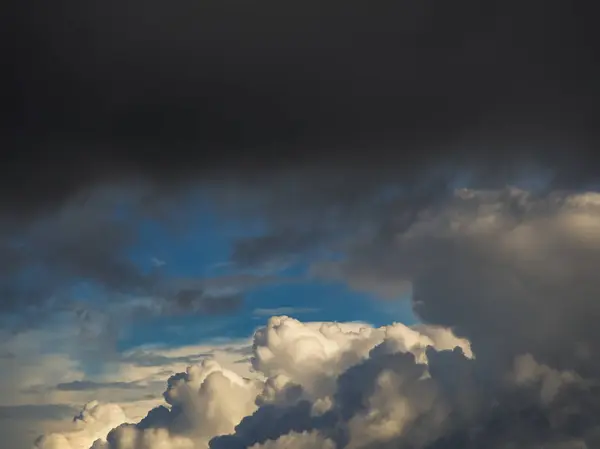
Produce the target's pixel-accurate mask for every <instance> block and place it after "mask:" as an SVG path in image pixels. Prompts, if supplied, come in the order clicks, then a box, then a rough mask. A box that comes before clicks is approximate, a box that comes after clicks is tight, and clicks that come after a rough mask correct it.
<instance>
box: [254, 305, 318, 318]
mask: <svg viewBox="0 0 600 449" xmlns="http://www.w3.org/2000/svg"><path fill="white" fill-rule="evenodd" d="M319 310H320V309H317V308H312V307H274V308H264V309H263V308H258V309H254V310H253V311H252V314H253V315H255V316H257V317H265V316H275V315H303V314H307V313H316V312H318V311H319Z"/></svg>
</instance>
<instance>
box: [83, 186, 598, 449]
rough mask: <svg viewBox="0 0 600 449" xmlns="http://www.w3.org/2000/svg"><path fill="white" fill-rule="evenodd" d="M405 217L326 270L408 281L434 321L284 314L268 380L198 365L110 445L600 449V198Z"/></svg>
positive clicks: (506, 196) (494, 202)
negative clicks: (332, 319)
mask: <svg viewBox="0 0 600 449" xmlns="http://www.w3.org/2000/svg"><path fill="white" fill-rule="evenodd" d="M402 212H403V211H402V210H398V214H402ZM395 213H396V211H395V210H393V209H392V210H391V211H390V213H389V215H387V216H386V220H387V221H384V222H382V223H383V226H381V227H380V228H377V229H375V230H374V231H376V232H372V233H370V234H369V233H366V234H364V235H362V236H361V238H356V239H355V240H353V241H351V242H348V243H347V246H345V249H346V258H345V259H342V260H336V261H331V262H326V263H321V264H317V265H315V266H314V267H313V271H314V274H315V275H319V276H324V277H328V278H335V279H338V280H344V281H346V282H348V284H349V285H350V286H351V287H353V288H357V289H362V290H372V291H374V292H381V291H382V290H381V289H382V288H383V290H384V291H386V292H394V291H395V292H396V293H397V294H399V293H403V292H405V291H406V290H407V289H408V290H409V291H410V292H411V295H412V299H413V301H414V307H415V310H416V311H417V313H418V314H419V316H420V317H421V318H422V321H423V324H418V325H415V326H412V327H407V326H404V325H402V324H393V325H389V326H384V327H381V328H373V327H371V326H369V325H367V324H362V323H345V324H338V323H301V322H299V321H297V320H295V319H292V318H289V317H272V318H271V319H269V321H268V323H267V325H266V326H265V327H263V328H261V329H259V330H257V331H256V333H255V335H254V344H253V351H252V356H251V358H250V360H249V363H250V364H251V366H252V368H253V370H254V374H253V375H252V380H243V379H241V378H240V377H239V376H232V375H231V374H227V370H223V369H222V368H220V367H218V366H217V365H211V364H207V363H206V362H205V363H204V364H203V365H201V366H197V367H194V368H190V369H189V370H188V372H187V373H182V374H179V375H176V376H174V377H173V378H172V379H171V380H170V381H169V388H168V389H167V392H166V393H165V398H166V399H167V402H168V403H169V404H171V406H170V408H159V409H156V410H154V411H152V412H151V413H149V415H148V416H147V418H145V419H144V420H142V421H141V422H140V423H138V424H137V425H127V426H124V427H120V428H117V429H115V430H113V431H112V432H111V433H110V434H109V436H108V438H107V440H106V442H104V443H102V445H100V444H101V443H97V446H96V447H95V448H94V449H98V448H102V449H107V448H108V449H122V448H127V449H140V448H144V449H146V448H153V447H154V446H153V444H158V442H159V441H160V442H161V444H164V445H165V447H167V448H169V449H170V448H171V447H186V448H187V447H192V448H194V449H197V448H201V449H204V448H207V447H208V448H210V449H247V448H252V447H254V448H262V447H265V448H279V447H292V448H295V447H298V448H305V447H317V448H319V447H321V448H326V449H330V448H335V449H375V448H390V449H391V448H393V449H398V448H401V449H404V448H407V449H408V448H411V449H450V448H454V447H463V448H466V449H471V448H473V449H475V448H479V447H486V448H490V449H506V448H520V449H539V448H542V447H544V448H546V447H550V448H553V449H554V448H557V449H558V448H560V449H563V448H566V449H591V448H595V447H597V445H598V444H600V420H599V419H598V416H600V414H599V412H600V396H599V394H600V371H599V369H600V367H599V366H598V362H597V361H598V355H600V347H599V346H598V344H597V342H598V341H599V339H598V331H597V329H598V326H597V323H596V321H597V316H599V313H598V312H600V311H599V310H598V307H597V304H596V302H597V301H596V299H595V298H597V297H598V296H599V294H600V284H599V282H598V277H597V276H596V273H595V267H596V266H598V265H599V262H600V258H599V256H600V200H599V197H598V194H596V193H593V192H586V193H581V192H551V193H539V192H529V191H524V190H519V189H515V188H506V189H502V190H486V191H482V190H467V189H459V190H457V191H455V192H454V193H453V194H452V195H451V196H449V197H446V199H445V200H444V201H440V202H438V203H436V204H434V205H429V206H428V207H425V208H423V209H421V210H419V211H417V213H416V214H415V215H414V216H413V217H412V218H411V220H410V221H408V222H406V221H404V222H403V221H402V220H399V219H397V217H396V215H395ZM213 374H214V379H213V378H212V377H211V376H213ZM183 392H185V393H183ZM234 397H236V398H239V400H237V399H236V400H234V399H233V398H234ZM183 398H186V399H183ZM199 398H200V399H199ZM188 400H189V402H187V401H188ZM189 404H202V407H200V408H198V407H193V406H190V405H189ZM224 410H227V413H225V414H223V411H224ZM209 411H210V412H209ZM207 413H208V414H209V415H210V416H208V415H206V414H207ZM225 415H226V416H227V417H228V419H225V417H224V416H225ZM194 417H195V418H194ZM215 420H216V421H215ZM206 423H210V425H206ZM157 447H158V446H157Z"/></svg>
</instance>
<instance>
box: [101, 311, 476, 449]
mask: <svg viewBox="0 0 600 449" xmlns="http://www.w3.org/2000/svg"><path fill="white" fill-rule="evenodd" d="M437 346H439V348H438V349H440V350H443V349H451V348H455V347H457V348H460V349H459V350H460V354H461V357H463V358H464V359H465V360H468V358H467V357H466V356H465V355H464V354H467V355H468V356H469V357H470V356H471V352H470V347H469V343H468V342H467V341H465V340H463V339H459V338H457V337H455V336H454V335H453V334H452V333H451V332H450V331H448V330H444V329H440V328H436V327H431V328H430V327H428V326H422V325H421V326H417V327H415V328H410V327H407V326H404V325H402V324H394V325H391V326H384V327H381V328H373V327H372V326H370V325H368V324H365V323H320V322H317V323H301V322H299V321H298V320H295V319H293V318H290V317H285V316H282V317H273V318H271V319H269V321H268V323H267V325H266V326H265V327H264V328H261V329H259V330H258V331H257V332H256V333H255V336H254V344H253V357H252V360H251V363H252V365H253V367H254V369H256V370H257V371H259V372H258V373H257V374H260V375H257V376H256V377H255V378H254V379H246V378H242V377H240V376H239V375H237V374H235V373H233V372H232V371H230V370H227V369H224V368H223V367H221V366H220V365H219V364H218V363H216V362H215V361H212V360H204V361H202V362H201V363H200V364H199V365H193V366H190V367H189V368H188V369H187V370H186V372H185V373H179V374H177V375H174V376H172V377H171V378H170V379H169V381H168V388H167V390H166V392H165V394H164V397H165V400H166V402H167V404H168V407H159V408H157V409H154V410H152V411H151V412H150V413H149V414H148V416H147V417H146V418H145V419H143V420H142V421H140V423H139V424H137V425H136V426H132V425H127V426H120V427H118V428H116V429H115V430H113V431H112V432H111V433H110V435H109V436H108V438H107V442H106V443H101V442H98V443H97V444H96V447H94V449H100V448H101V449H154V448H162V447H165V448H168V449H174V448H178V449H179V448H186V449H187V448H188V447H193V448H194V449H197V448H208V447H209V445H210V447H215V448H220V447H224V448H229V447H243V448H246V447H255V448H260V447H265V448H276V447H291V448H295V447H297V448H305V447H307V448H308V447H311V448H312V447H322V448H324V449H329V448H331V449H334V448H337V446H338V441H337V440H339V438H340V437H339V436H334V435H328V432H330V431H331V429H329V430H327V429H325V432H324V433H322V432H319V430H318V426H317V427H315V428H313V427H314V423H318V422H323V423H330V424H335V423H334V422H332V421H331V420H332V417H333V416H334V415H335V416H337V415H339V414H342V415H344V416H345V415H346V414H348V413H349V415H348V416H347V417H342V418H335V420H334V421H335V422H337V424H335V426H337V427H339V428H345V429H346V430H345V432H346V433H347V437H348V438H349V444H350V443H351V444H353V445H354V447H360V445H361V444H362V443H361V441H362V439H364V438H367V441H368V442H369V443H373V444H374V443H375V442H376V441H379V440H380V439H381V438H379V439H377V438H375V437H374V435H375V434H381V432H383V429H388V430H387V432H388V434H387V438H392V437H396V436H398V435H399V434H401V433H402V432H401V430H402V427H401V426H400V427H398V426H399V425H400V424H398V425H396V426H395V427H394V425H392V423H393V422H395V421H397V420H398V418H399V417H401V416H404V419H405V421H406V423H410V422H412V421H414V420H415V419H417V417H422V416H424V415H426V414H428V413H429V409H431V404H430V403H428V402H427V401H424V398H425V397H427V395H428V396H429V397H431V401H435V400H437V399H436V398H437V393H436V390H435V389H431V388H430V384H432V380H431V379H428V375H427V374H428V371H427V368H426V366H427V365H426V363H427V362H428V356H427V351H430V350H432V349H433V348H435V347H437ZM398 357H400V358H398ZM418 362H420V363H418ZM382 363H383V364H382ZM356 373H358V374H359V377H360V382H359V383H358V384H357V383H356V382H355V381H356V378H355V377H356ZM349 379H350V381H349ZM402 379H404V380H402ZM401 384H402V385H405V388H404V390H402V391H404V393H401V392H399V391H396V387H397V386H399V385H401ZM352 398H358V400H353V399H352ZM403 401H404V402H403ZM403 403H404V404H405V405H404V406H403V405H402V404H403ZM363 406H364V407H366V410H371V411H373V410H378V409H380V410H381V415H379V416H375V415H374V414H373V413H372V412H367V411H364V410H363V409H362V407H363ZM403 407H404V408H403ZM438 414H439V413H438ZM428 416H429V415H428ZM436 416H437V415H436ZM428 419H433V418H431V417H430V418H428ZM438 419H440V418H438ZM338 421H339V422H338ZM406 425H408V424H406ZM228 434H231V435H230V437H226V435H228ZM223 435H225V437H220V436H223ZM369 435H370V436H369ZM214 437H219V438H216V439H214V440H213V438H214ZM161 445H162V446H161Z"/></svg>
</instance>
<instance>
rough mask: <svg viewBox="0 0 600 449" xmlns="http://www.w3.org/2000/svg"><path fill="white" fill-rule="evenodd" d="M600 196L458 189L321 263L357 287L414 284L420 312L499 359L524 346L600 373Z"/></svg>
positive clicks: (565, 365)
mask: <svg viewBox="0 0 600 449" xmlns="http://www.w3.org/2000/svg"><path fill="white" fill-rule="evenodd" d="M596 199H597V194H595V193H587V194H580V195H577V194H566V193H565V194H560V193H556V194H549V195H542V196H536V195H535V194H530V193H528V192H525V191H519V190H510V189H508V190H502V191H489V192H477V191H475V192H473V191H461V192H458V193H457V194H456V195H455V196H454V197H453V198H451V199H450V200H449V201H448V202H447V203H445V204H441V205H440V206H439V207H431V208H425V209H423V210H422V211H421V212H420V213H419V215H418V216H417V217H416V219H415V220H414V222H413V223H412V224H411V225H410V226H409V227H408V228H404V227H401V228H397V227H394V226H389V227H388V229H387V230H384V231H382V232H381V233H380V234H378V235H377V236H376V238H375V239H371V240H366V241H363V242H358V243H357V244H356V245H354V248H352V249H351V250H350V251H349V253H348V258H347V259H346V260H344V261H342V262H339V263H337V262H334V263H330V264H327V265H326V266H325V271H322V272H323V273H324V275H332V274H334V275H336V276H341V277H338V279H344V280H347V281H348V283H349V284H350V285H351V286H354V287H355V288H358V289H363V290H372V291H374V292H378V291H381V289H383V288H388V289H391V291H394V288H395V289H396V293H397V294H401V293H404V292H406V291H407V290H409V291H411V292H412V297H413V300H414V304H415V310H416V312H417V313H418V314H419V316H420V317H421V318H422V319H423V320H425V321H426V322H430V323H436V324H441V325H446V326H452V327H453V328H454V329H455V330H457V332H459V333H460V334H461V335H464V336H466V337H467V338H469V339H470V340H471V341H472V342H473V345H474V348H475V351H476V352H478V353H480V354H481V355H480V357H490V358H493V359H494V363H506V362H507V361H510V360H511V359H512V357H514V356H515V355H516V353H517V352H518V351H526V352H531V353H532V354H533V355H534V356H535V357H536V358H539V359H540V361H549V362H551V364H552V365H553V366H558V367H563V368H572V367H577V368H578V369H580V370H582V373H587V374H594V375H595V373H596V372H597V370H598V366H597V364H596V363H595V362H594V360H595V356H594V354H596V353H597V352H598V351H599V350H600V348H598V347H597V345H596V344H595V342H596V341H597V331H596V328H597V326H596V323H595V318H594V317H595V316H597V312H598V310H597V306H596V302H595V301H594V299H593V298H595V297H596V296H598V294H600V284H599V283H598V281H597V276H596V275H595V272H594V268H593V267H594V266H596V265H597V264H598V263H600V251H599V246H598V233H597V230H598V225H597V220H598V217H599V215H598V213H599V211H600V210H599V208H598V205H597V200H596ZM391 218H392V219H393V216H392V217H391ZM392 223H393V221H390V222H389V224H390V225H392ZM322 268H323V266H322V267H321V268H316V270H317V271H319V270H321V269H322ZM336 273H337V274H336ZM492 354H493V355H492ZM491 361H492V360H490V361H489V362H491Z"/></svg>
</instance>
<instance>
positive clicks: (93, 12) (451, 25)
mask: <svg viewBox="0 0 600 449" xmlns="http://www.w3.org/2000/svg"><path fill="white" fill-rule="evenodd" d="M29 3H30V2H28V1H24V2H19V3H18V4H15V5H14V7H13V8H12V9H13V11H12V14H7V16H6V20H7V21H11V25H10V26H8V24H7V29H8V30H9V32H12V33H13V34H12V35H11V37H13V38H14V39H12V40H10V41H11V44H10V45H11V47H10V50H11V52H9V58H8V61H7V62H8V63H9V65H11V67H12V68H13V69H14V70H13V71H12V72H11V73H12V75H13V78H14V79H13V80H12V83H11V82H8V83H5V88H6V89H7V91H8V90H9V89H10V90H11V92H10V95H9V96H8V98H9V100H11V101H8V102H6V104H5V109H6V111H7V112H8V115H9V116H10V118H11V120H9V121H7V122H6V123H5V126H4V128H5V129H4V138H5V140H6V141H7V142H8V146H9V148H11V150H12V151H11V152H10V155H9V156H8V157H7V158H6V159H5V163H4V164H2V165H3V167H2V176H1V178H2V183H3V185H2V193H3V196H4V198H6V199H9V198H10V199H12V200H13V201H12V204H11V205H10V206H7V207H6V210H5V212H9V211H10V212H11V213H12V212H16V211H19V210H25V211H31V210H36V209H37V208H39V207H41V206H50V205H52V204H55V203H57V202H59V201H61V200H62V199H64V198H66V197H68V196H69V195H71V194H73V192H76V191H77V190H79V189H82V188H84V187H85V186H89V185H90V184H93V183H94V182H99V181H101V180H113V179H118V178H120V177H131V176H134V175H141V176H142V177H146V178H149V179H151V180H153V181H158V182H163V183H166V184H168V185H176V184H179V183H183V184H185V183H186V182H187V181H190V180H194V179H196V178H202V179H206V178H215V177H217V178H221V177H222V176H234V177H241V176H242V175H244V176H246V175H247V176H250V178H251V179H255V175H256V176H258V175H260V174H265V173H270V172H271V173H272V172H274V171H277V170H280V169H296V168H298V167H303V166H304V167H305V166H313V167H315V166H316V167H324V166H328V167H330V168H332V169H333V168H335V167H338V166H345V167H352V168H356V167H360V168H363V169H364V170H367V171H369V170H372V169H381V168H383V167H386V166H389V164H393V166H394V171H395V172H396V173H401V174H402V175H404V176H408V175H411V174H414V173H420V172H421V171H422V170H424V169H425V168H427V167H428V166H429V165H430V164H432V163H434V162H436V163H437V162H439V161H440V160H445V161H446V162H448V163H460V164H474V165H475V166H478V165H483V166H486V168H490V167H493V168H494V169H498V168H499V167H498V165H497V163H498V162H504V163H505V164H509V165H510V163H512V162H513V161H514V159H515V158H517V157H518V159H526V158H527V156H530V157H533V158H534V159H540V161H538V162H540V163H541V162H543V163H545V164H548V165H550V166H551V167H552V168H556V169H563V168H564V170H560V171H561V172H562V174H563V175H570V174H572V171H571V170H574V169H577V168H586V167H588V168H589V166H588V165H586V164H585V162H589V161H587V158H580V160H571V159H563V158H562V155H561V154H560V153H561V152H562V150H563V148H558V149H556V148H554V149H552V148H551V146H548V147H547V148H545V149H540V148H539V146H540V145H544V144H553V143H555V142H556V141H557V139H560V138H562V139H564V141H568V142H570V143H571V144H572V145H571V146H572V147H575V148H570V150H571V151H575V152H576V153H577V152H578V153H579V155H580V156H583V153H584V152H585V149H586V147H587V145H588V144H589V143H590V141H593V140H594V139H593V137H594V136H593V132H592V131H594V127H593V123H592V120H593V117H594V115H593V113H594V112H595V108H596V104H597V102H596V101H595V100H596V99H597V93H598V92H597V89H596V87H597V86H596V80H597V76H596V75H597V74H598V73H597V67H596V66H595V65H594V63H593V60H594V54H595V51H594V50H595V48H594V44H593V42H594V39H593V37H594V36H593V35H592V34H593V33H592V31H593V29H594V28H595V27H593V28H592V26H593V25H594V24H593V23H590V21H591V19H590V17H591V16H590V15H589V14H586V11H583V10H577V8H576V7H575V6H572V5H570V4H565V3H564V2H541V1H533V2H528V3H527V4H523V3H522V2H516V1H505V2H498V3H496V2H494V3H490V4H488V3H486V4H481V2H475V1H460V2H453V3H452V4H450V3H447V2H441V1H426V2H422V1H406V2H391V1H390V2H388V1H386V2H383V3H379V4H377V5H370V4H367V3H364V2H359V1H350V2H343V3H341V2H333V3H328V4H326V5H324V4H322V2H318V1H315V0H305V1H297V2H284V3H282V2H276V1H263V2H252V3H249V2H242V1H238V0H229V1H219V2H217V1H209V2H203V3H198V2H193V1H188V0H186V1H183V2H178V3H177V4H169V5H168V6H167V5H166V4H162V3H159V2H141V1H138V0H128V1H126V2H116V1H108V2H103V3H102V4H100V5H96V6H94V7H93V8H87V7H86V8H84V7H83V6H81V5H80V4H78V3H77V2H72V1H67V0H65V1H61V2H59V3H53V4H52V5H50V4H48V5H46V6H39V5H37V6H36V7H35V8H33V7H30V5H29ZM568 139H571V140H570V141H569V140H568ZM590 139H591V140H590ZM502 143H505V144H506V145H507V147H504V148H502ZM511 144H516V145H517V146H519V149H518V150H517V149H516V146H515V145H513V146H510V145H511ZM473 146H476V147H477V149H474V148H472V147H473ZM560 146H562V144H561V145H560ZM441 147H453V150H452V151H451V153H452V154H447V153H446V151H447V148H446V149H441ZM500 148H502V151H503V152H505V153H504V154H503V153H502V152H501V151H500ZM521 153H524V155H523V156H521ZM586 156H589V154H587V155H586ZM457 158H458V159H457ZM467 158H468V160H467ZM541 159H544V160H541ZM574 159H577V158H574ZM584 159H585V160H584ZM567 161H568V162H569V164H567V165H566V166H565V165H563V163H564V162H567ZM16 197H18V198H19V199H18V200H16V199H15V198H16Z"/></svg>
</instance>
